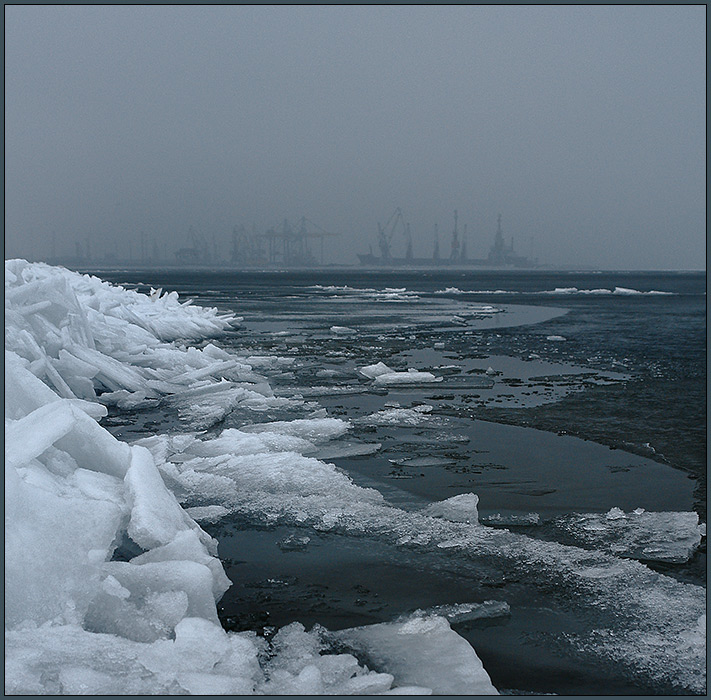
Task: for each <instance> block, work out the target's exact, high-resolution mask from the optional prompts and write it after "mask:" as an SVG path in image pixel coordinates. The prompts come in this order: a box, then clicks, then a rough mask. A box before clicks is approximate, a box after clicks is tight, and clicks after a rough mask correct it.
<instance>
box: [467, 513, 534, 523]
mask: <svg viewBox="0 0 711 700" xmlns="http://www.w3.org/2000/svg"><path fill="white" fill-rule="evenodd" d="M479 522H480V523H482V524H484V525H514V526H515V525H539V524H540V522H541V516H540V515H539V514H538V513H492V514H491V515H485V516H480V517H479Z"/></svg>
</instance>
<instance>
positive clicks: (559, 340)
mask: <svg viewBox="0 0 711 700" xmlns="http://www.w3.org/2000/svg"><path fill="white" fill-rule="evenodd" d="M546 340H555V341H558V342H562V341H564V340H565V338H564V337H563V336H562V335H547V336H546Z"/></svg>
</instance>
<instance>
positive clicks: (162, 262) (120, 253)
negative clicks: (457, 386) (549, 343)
mask: <svg viewBox="0 0 711 700" xmlns="http://www.w3.org/2000/svg"><path fill="white" fill-rule="evenodd" d="M338 235H339V234H337V233H333V232H330V231H326V230H325V229H323V228H321V227H320V226H318V225H317V224H314V223H313V222H312V221H310V220H309V219H307V218H306V217H305V216H302V217H301V219H299V220H298V223H296V224H294V223H291V222H290V221H289V220H288V219H283V220H282V222H281V223H280V224H278V225H276V226H272V227H271V228H269V229H267V230H266V231H259V230H258V229H257V227H256V226H254V225H253V226H252V228H251V230H248V229H247V228H246V227H245V225H244V224H240V225H237V226H234V228H233V229H232V232H231V235H228V236H223V237H222V239H221V240H220V239H219V238H218V237H216V236H215V234H214V233H213V234H212V236H211V237H210V238H209V239H208V237H207V236H205V235H204V234H203V233H202V232H201V231H199V230H198V229H196V228H195V227H194V226H189V227H188V230H187V232H186V233H183V234H181V236H180V238H181V239H182V240H178V241H176V247H175V248H174V249H173V250H170V249H165V248H163V247H159V245H158V243H157V241H156V240H155V239H153V240H150V237H149V236H147V235H146V233H145V232H143V231H141V232H140V234H138V235H136V234H134V235H133V236H131V235H126V236H123V237H120V238H119V237H114V238H113V239H112V240H111V244H110V245H111V250H109V251H105V250H104V251H103V253H101V254H100V253H99V252H98V250H97V249H98V248H99V247H100V246H99V244H100V241H96V240H94V239H92V238H91V237H90V236H86V237H85V238H84V240H78V239H77V240H75V241H74V250H73V255H71V254H66V253H65V254H64V255H61V256H60V255H57V253H56V247H55V243H54V236H53V242H52V256H51V259H48V260H47V262H51V263H53V264H60V265H66V266H68V267H77V268H82V267H85V268H91V267H100V266H102V265H110V266H115V265H121V266H128V267H157V266H160V267H168V266H177V267H205V266H210V267H219V268H231V269H259V268H313V267H319V266H322V265H326V264H328V263H327V262H326V260H325V256H324V242H325V241H326V239H329V238H333V237H335V236H338ZM468 243H469V241H468V233H467V226H466V224H465V225H464V226H463V227H462V228H461V230H460V226H459V215H458V212H457V210H455V211H454V227H453V229H452V232H451V235H450V239H449V245H448V246H447V248H446V249H443V248H444V246H442V247H440V240H439V230H438V227H437V224H435V226H434V240H433V247H432V249H431V250H432V254H431V255H430V256H428V257H415V255H414V252H413V248H414V246H413V239H412V232H411V229H410V224H409V222H407V221H406V220H405V216H404V214H403V212H402V209H400V208H399V207H398V208H397V209H395V211H394V212H393V213H392V215H391V216H390V218H389V219H388V220H387V222H386V223H385V225H384V226H383V225H381V223H380V222H378V238H377V246H378V251H379V255H376V254H374V253H373V249H372V245H371V247H370V251H369V252H368V253H367V254H360V255H358V258H359V259H360V264H361V265H362V266H365V267H376V268H389V267H413V268H417V267H427V268H431V267H441V268H447V267H467V268H469V267H499V268H501V267H503V268H510V267H519V268H526V267H528V268H530V267H538V261H537V260H530V259H529V258H527V257H525V256H522V255H518V254H517V253H516V252H515V251H514V244H513V237H512V238H511V239H510V242H508V243H507V242H506V241H505V240H504V235H503V231H502V227H501V215H500V214H499V216H498V220H497V226H496V235H495V237H494V243H493V245H492V246H491V248H490V249H489V254H488V256H487V257H486V258H470V257H469V256H468V251H467V244H468ZM395 245H397V247H398V248H400V249H402V247H404V250H405V254H404V256H402V255H401V256H397V255H393V252H392V251H393V247H394V246H395Z"/></svg>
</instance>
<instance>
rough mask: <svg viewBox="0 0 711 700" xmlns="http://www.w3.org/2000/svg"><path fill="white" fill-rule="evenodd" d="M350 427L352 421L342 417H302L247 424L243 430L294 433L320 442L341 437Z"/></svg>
mask: <svg viewBox="0 0 711 700" xmlns="http://www.w3.org/2000/svg"><path fill="white" fill-rule="evenodd" d="M349 427H350V423H349V422H348V421H345V420H341V419H340V418H302V419H297V420H292V421H275V422H272V423H255V424H253V425H245V426H243V427H242V428H241V430H242V431H244V432H249V433H263V432H274V433H280V434H281V435H292V436H294V437H298V438H301V439H303V440H308V441H309V442H312V443H316V444H318V443H322V442H328V441H329V440H333V439H334V438H337V437H340V436H341V435H343V434H344V433H346V432H347V431H348V429H349Z"/></svg>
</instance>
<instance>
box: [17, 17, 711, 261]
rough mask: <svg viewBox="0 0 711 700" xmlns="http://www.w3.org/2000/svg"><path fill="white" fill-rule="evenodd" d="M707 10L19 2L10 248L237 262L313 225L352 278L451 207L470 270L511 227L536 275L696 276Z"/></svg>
mask: <svg viewBox="0 0 711 700" xmlns="http://www.w3.org/2000/svg"><path fill="white" fill-rule="evenodd" d="M705 12H706V10H705V7H704V6H565V7H556V6H447V7H434V6H431V7H430V6H391V7H387V6H375V7H367V6H328V7H323V6H69V7H66V6H65V7H53V6H30V5H24V6H22V5H16V6H6V8H5V43H6V56H5V70H6V87H5V98H6V102H5V119H6V127H5V129H6V131H5V153H6V155H5V175H6V185H5V187H6V189H5V197H6V204H5V256H6V258H14V257H24V258H28V259H34V260H48V259H65V260H67V259H71V258H74V257H76V254H77V250H78V249H81V253H82V255H85V256H86V254H87V250H86V249H87V242H88V247H89V248H90V254H89V256H88V262H91V263H92V264H94V265H96V266H99V265H101V264H108V263H110V262H111V261H112V260H115V261H129V260H130V261H133V262H137V261H138V259H139V258H142V259H143V260H144V261H146V260H147V259H148V258H151V259H152V260H153V262H161V263H163V264H168V263H170V264H176V262H177V259H176V256H175V253H176V252H177V251H178V250H180V249H184V248H189V247H190V246H191V245H193V243H194V242H195V241H198V244H199V245H203V246H204V245H207V246H208V247H210V248H212V247H213V246H214V249H215V250H214V255H213V257H215V258H216V260H215V263H221V262H222V263H225V264H229V257H230V249H231V245H232V237H233V230H234V228H235V227H239V226H242V225H243V226H244V227H245V229H246V231H247V232H248V233H250V232H252V230H253V229H254V230H256V232H257V233H260V234H262V233H264V232H266V231H268V230H270V229H276V228H278V227H280V226H281V225H282V223H283V221H284V220H285V219H287V220H288V221H289V223H290V224H291V226H292V227H294V228H296V229H298V227H299V222H300V219H301V218H302V217H305V218H306V219H307V220H308V221H309V226H312V224H311V223H310V222H313V225H314V228H313V230H315V231H318V230H322V231H326V232H329V233H335V234H338V235H337V236H332V237H327V238H325V239H324V240H323V256H324V263H325V264H341V265H358V257H357V254H358V253H363V254H365V253H368V251H369V249H372V251H373V252H374V253H376V254H377V252H378V224H382V225H383V226H384V225H385V224H386V222H387V221H388V219H389V218H390V217H391V215H392V214H393V212H394V211H395V210H396V208H398V207H399V208H400V209H401V210H402V213H403V218H404V221H406V222H407V223H409V224H410V228H411V232H412V241H413V253H414V255H415V256H416V257H431V256H432V251H433V245H434V227H435V224H436V225H437V227H438V235H439V246H440V254H441V256H442V258H447V257H449V247H450V238H451V235H452V230H453V226H454V210H457V212H458V227H459V229H458V230H459V234H460V237H461V235H462V233H463V229H464V227H465V226H466V244H467V252H468V255H469V257H470V258H486V256H487V254H488V252H489V249H490V247H491V246H492V244H493V243H494V237H495V234H496V228H497V216H498V215H499V214H500V215H501V217H502V218H501V221H502V229H503V234H504V239H505V241H506V243H507V244H508V243H509V241H510V240H511V238H513V240H514V245H515V251H516V253H518V254H519V255H522V256H527V257H529V258H537V259H538V262H539V263H541V264H543V265H546V266H550V267H580V268H597V269H625V270H642V269H649V270H703V269H705V260H706V203H705V197H706V140H705V139H706V136H705V131H706V107H705V102H706V78H705V67H706V55H705V53H706V31H705V30H706V14H705ZM191 230H192V231H194V232H195V234H196V238H191ZM213 242H214V243H213ZM309 245H310V246H311V249H312V252H313V254H314V256H315V258H316V259H317V260H319V261H320V258H321V247H320V246H321V241H320V240H319V239H318V238H317V237H314V238H311V239H309ZM154 251H155V252H157V254H158V256H159V257H158V258H156V257H155V254H154ZM392 254H393V256H398V257H402V256H404V255H405V238H404V235H403V234H402V232H401V231H397V232H395V233H394V234H393V238H392ZM701 261H703V262H701Z"/></svg>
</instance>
